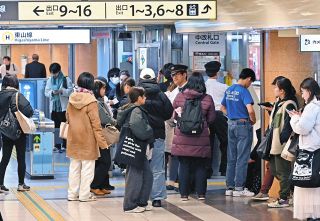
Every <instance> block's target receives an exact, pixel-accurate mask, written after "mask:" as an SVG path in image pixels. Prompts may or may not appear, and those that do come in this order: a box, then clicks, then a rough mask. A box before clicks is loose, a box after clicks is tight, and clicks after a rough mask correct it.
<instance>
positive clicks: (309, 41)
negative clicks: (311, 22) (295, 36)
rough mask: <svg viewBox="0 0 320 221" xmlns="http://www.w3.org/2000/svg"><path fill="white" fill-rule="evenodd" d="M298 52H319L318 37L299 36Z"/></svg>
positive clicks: (319, 40) (319, 36) (319, 43)
mask: <svg viewBox="0 0 320 221" xmlns="http://www.w3.org/2000/svg"><path fill="white" fill-rule="evenodd" d="M300 51H311V52H312V51H320V35H301V36H300Z"/></svg>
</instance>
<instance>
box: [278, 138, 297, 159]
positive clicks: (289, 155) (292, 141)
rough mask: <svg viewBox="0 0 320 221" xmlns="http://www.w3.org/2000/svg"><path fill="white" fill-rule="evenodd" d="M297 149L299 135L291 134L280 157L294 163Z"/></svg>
mask: <svg viewBox="0 0 320 221" xmlns="http://www.w3.org/2000/svg"><path fill="white" fill-rule="evenodd" d="M298 148H299V135H298V134H295V133H293V134H292V135H291V136H290V138H289V140H288V142H287V143H286V145H285V146H284V148H283V151H282V152H281V157H282V158H283V159H285V160H287V161H291V162H292V161H294V160H295V159H296V153H297V150H298Z"/></svg>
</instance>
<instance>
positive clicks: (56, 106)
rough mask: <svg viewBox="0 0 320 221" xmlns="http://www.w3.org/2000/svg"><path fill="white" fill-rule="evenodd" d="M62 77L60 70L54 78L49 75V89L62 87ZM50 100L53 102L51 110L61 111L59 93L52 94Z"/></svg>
mask: <svg viewBox="0 0 320 221" xmlns="http://www.w3.org/2000/svg"><path fill="white" fill-rule="evenodd" d="M63 79H64V75H63V73H62V72H61V71H60V73H59V74H58V76H57V77H56V78H54V77H51V89H52V90H60V89H61V88H62V84H63ZM51 100H52V102H53V105H52V111H55V112H62V107H61V101H60V94H54V95H52V97H51Z"/></svg>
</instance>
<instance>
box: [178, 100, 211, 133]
mask: <svg viewBox="0 0 320 221" xmlns="http://www.w3.org/2000/svg"><path fill="white" fill-rule="evenodd" d="M203 97H204V96H200V97H197V98H195V99H187V100H186V102H185V103H184V106H183V109H182V114H181V117H180V118H179V119H178V128H179V130H180V131H181V133H183V134H186V135H199V134H201V133H202V131H203V128H204V120H205V119H204V116H203V114H202V107H201V100H202V98H203Z"/></svg>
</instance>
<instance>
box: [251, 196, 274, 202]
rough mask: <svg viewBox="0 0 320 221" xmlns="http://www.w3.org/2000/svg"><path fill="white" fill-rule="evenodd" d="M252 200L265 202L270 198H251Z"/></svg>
mask: <svg viewBox="0 0 320 221" xmlns="http://www.w3.org/2000/svg"><path fill="white" fill-rule="evenodd" d="M252 199H253V200H255V201H267V200H269V199H270V198H269V197H264V198H254V197H253V198H252Z"/></svg>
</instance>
